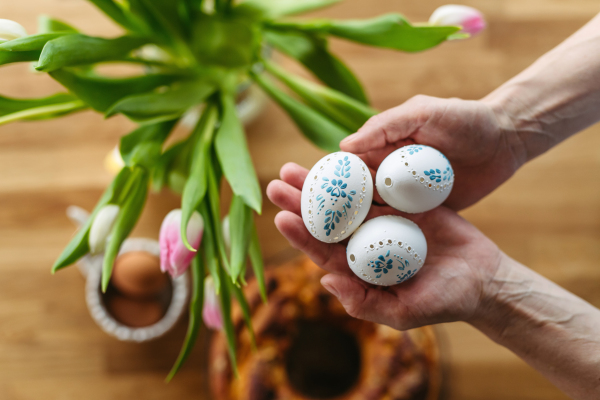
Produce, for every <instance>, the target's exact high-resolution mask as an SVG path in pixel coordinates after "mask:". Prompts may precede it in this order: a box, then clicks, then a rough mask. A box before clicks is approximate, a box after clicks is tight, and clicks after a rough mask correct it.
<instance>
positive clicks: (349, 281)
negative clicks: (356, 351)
mask: <svg viewBox="0 0 600 400" xmlns="http://www.w3.org/2000/svg"><path fill="white" fill-rule="evenodd" d="M321 284H322V285H323V287H324V288H325V289H327V291H329V292H330V293H331V294H333V295H334V296H335V297H337V299H338V300H339V302H340V303H341V304H342V306H343V307H344V309H345V310H346V312H347V313H348V314H350V315H351V316H352V317H354V318H359V319H364V320H367V321H371V322H376V323H379V324H384V325H388V326H391V327H393V328H396V329H401V330H402V329H408V328H409V327H413V326H414V322H413V321H411V320H410V318H409V317H408V314H409V313H408V309H407V308H406V306H405V305H403V304H402V302H401V301H399V299H398V297H397V296H396V294H395V293H394V292H393V291H388V290H387V289H386V288H383V287H377V286H372V285H369V284H366V283H363V282H362V281H360V279H359V278H357V277H355V276H347V275H338V274H328V275H325V276H324V277H323V278H321Z"/></svg>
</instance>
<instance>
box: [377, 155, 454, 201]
mask: <svg viewBox="0 0 600 400" xmlns="http://www.w3.org/2000/svg"><path fill="white" fill-rule="evenodd" d="M375 182H376V186H377V192H378V193H379V195H380V196H381V197H382V198H383V200H384V201H385V202H386V203H387V204H389V205H390V206H392V207H394V208H395V209H397V210H400V211H405V212H408V213H420V212H425V211H429V210H432V209H434V208H436V207H437V206H439V205H440V204H442V203H443V202H444V201H445V200H446V199H447V198H448V195H450V191H451V190H452V186H453V184H454V171H453V170H452V166H451V165H450V162H449V161H448V159H447V158H446V156H444V155H443V154H442V153H440V152H439V151H437V150H436V149H434V148H433V147H429V146H424V145H416V144H415V145H410V146H405V147H401V148H399V149H398V150H396V151H394V152H393V153H391V154H390V155H389V156H387V157H386V158H385V160H383V162H382V163H381V165H380V166H379V169H378V170H377V176H376V178H375Z"/></svg>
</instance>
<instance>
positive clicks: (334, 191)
mask: <svg viewBox="0 0 600 400" xmlns="http://www.w3.org/2000/svg"><path fill="white" fill-rule="evenodd" d="M373 190H374V189H373V178H372V177H371V172H370V171H369V168H368V167H367V165H366V164H365V163H364V162H363V161H362V160H361V159H360V158H359V157H357V156H356V155H354V154H352V153H346V152H341V151H340V152H337V153H332V154H329V155H327V156H325V157H323V158H322V159H321V160H319V162H317V163H316V164H315V166H314V167H312V169H311V170H310V172H309V173H308V176H307V177H306V180H305V181H304V186H303V187H302V200H301V209H302V220H303V221H304V225H305V226H306V229H308V231H309V232H310V233H311V235H313V236H314V237H315V238H317V239H319V240H320V241H322V242H326V243H336V242H339V241H342V240H344V239H346V238H347V237H349V236H350V235H351V234H352V232H354V231H355V230H356V229H357V228H358V227H359V226H360V224H361V223H362V222H363V221H364V219H365V217H366V216H367V213H368V212H369V209H370V208H371V202H372V201H373Z"/></svg>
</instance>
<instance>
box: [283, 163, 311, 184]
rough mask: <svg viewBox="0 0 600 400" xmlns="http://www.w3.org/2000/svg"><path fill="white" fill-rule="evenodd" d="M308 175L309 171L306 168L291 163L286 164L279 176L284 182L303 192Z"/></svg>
mask: <svg viewBox="0 0 600 400" xmlns="http://www.w3.org/2000/svg"><path fill="white" fill-rule="evenodd" d="M307 175H308V170H307V169H306V168H304V167H301V166H299V165H298V164H295V163H291V162H290V163H287V164H285V165H284V166H283V167H281V170H280V171H279V176H280V177H281V179H282V180H283V181H284V182H287V183H288V184H290V185H291V186H293V187H295V188H296V189H299V190H302V186H303V185H304V180H305V179H306V176H307Z"/></svg>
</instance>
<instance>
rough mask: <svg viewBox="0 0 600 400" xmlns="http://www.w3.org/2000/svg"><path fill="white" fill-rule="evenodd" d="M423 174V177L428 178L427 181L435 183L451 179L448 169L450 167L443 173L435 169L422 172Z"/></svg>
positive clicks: (451, 173)
mask: <svg viewBox="0 0 600 400" xmlns="http://www.w3.org/2000/svg"><path fill="white" fill-rule="evenodd" d="M423 173H424V174H425V175H427V176H428V177H429V180H432V181H435V182H438V183H439V182H441V181H445V180H448V181H449V180H450V179H452V175H453V172H452V169H450V167H449V166H448V167H446V169H445V170H444V171H441V170H440V169H438V168H436V169H433V168H431V169H429V171H423Z"/></svg>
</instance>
